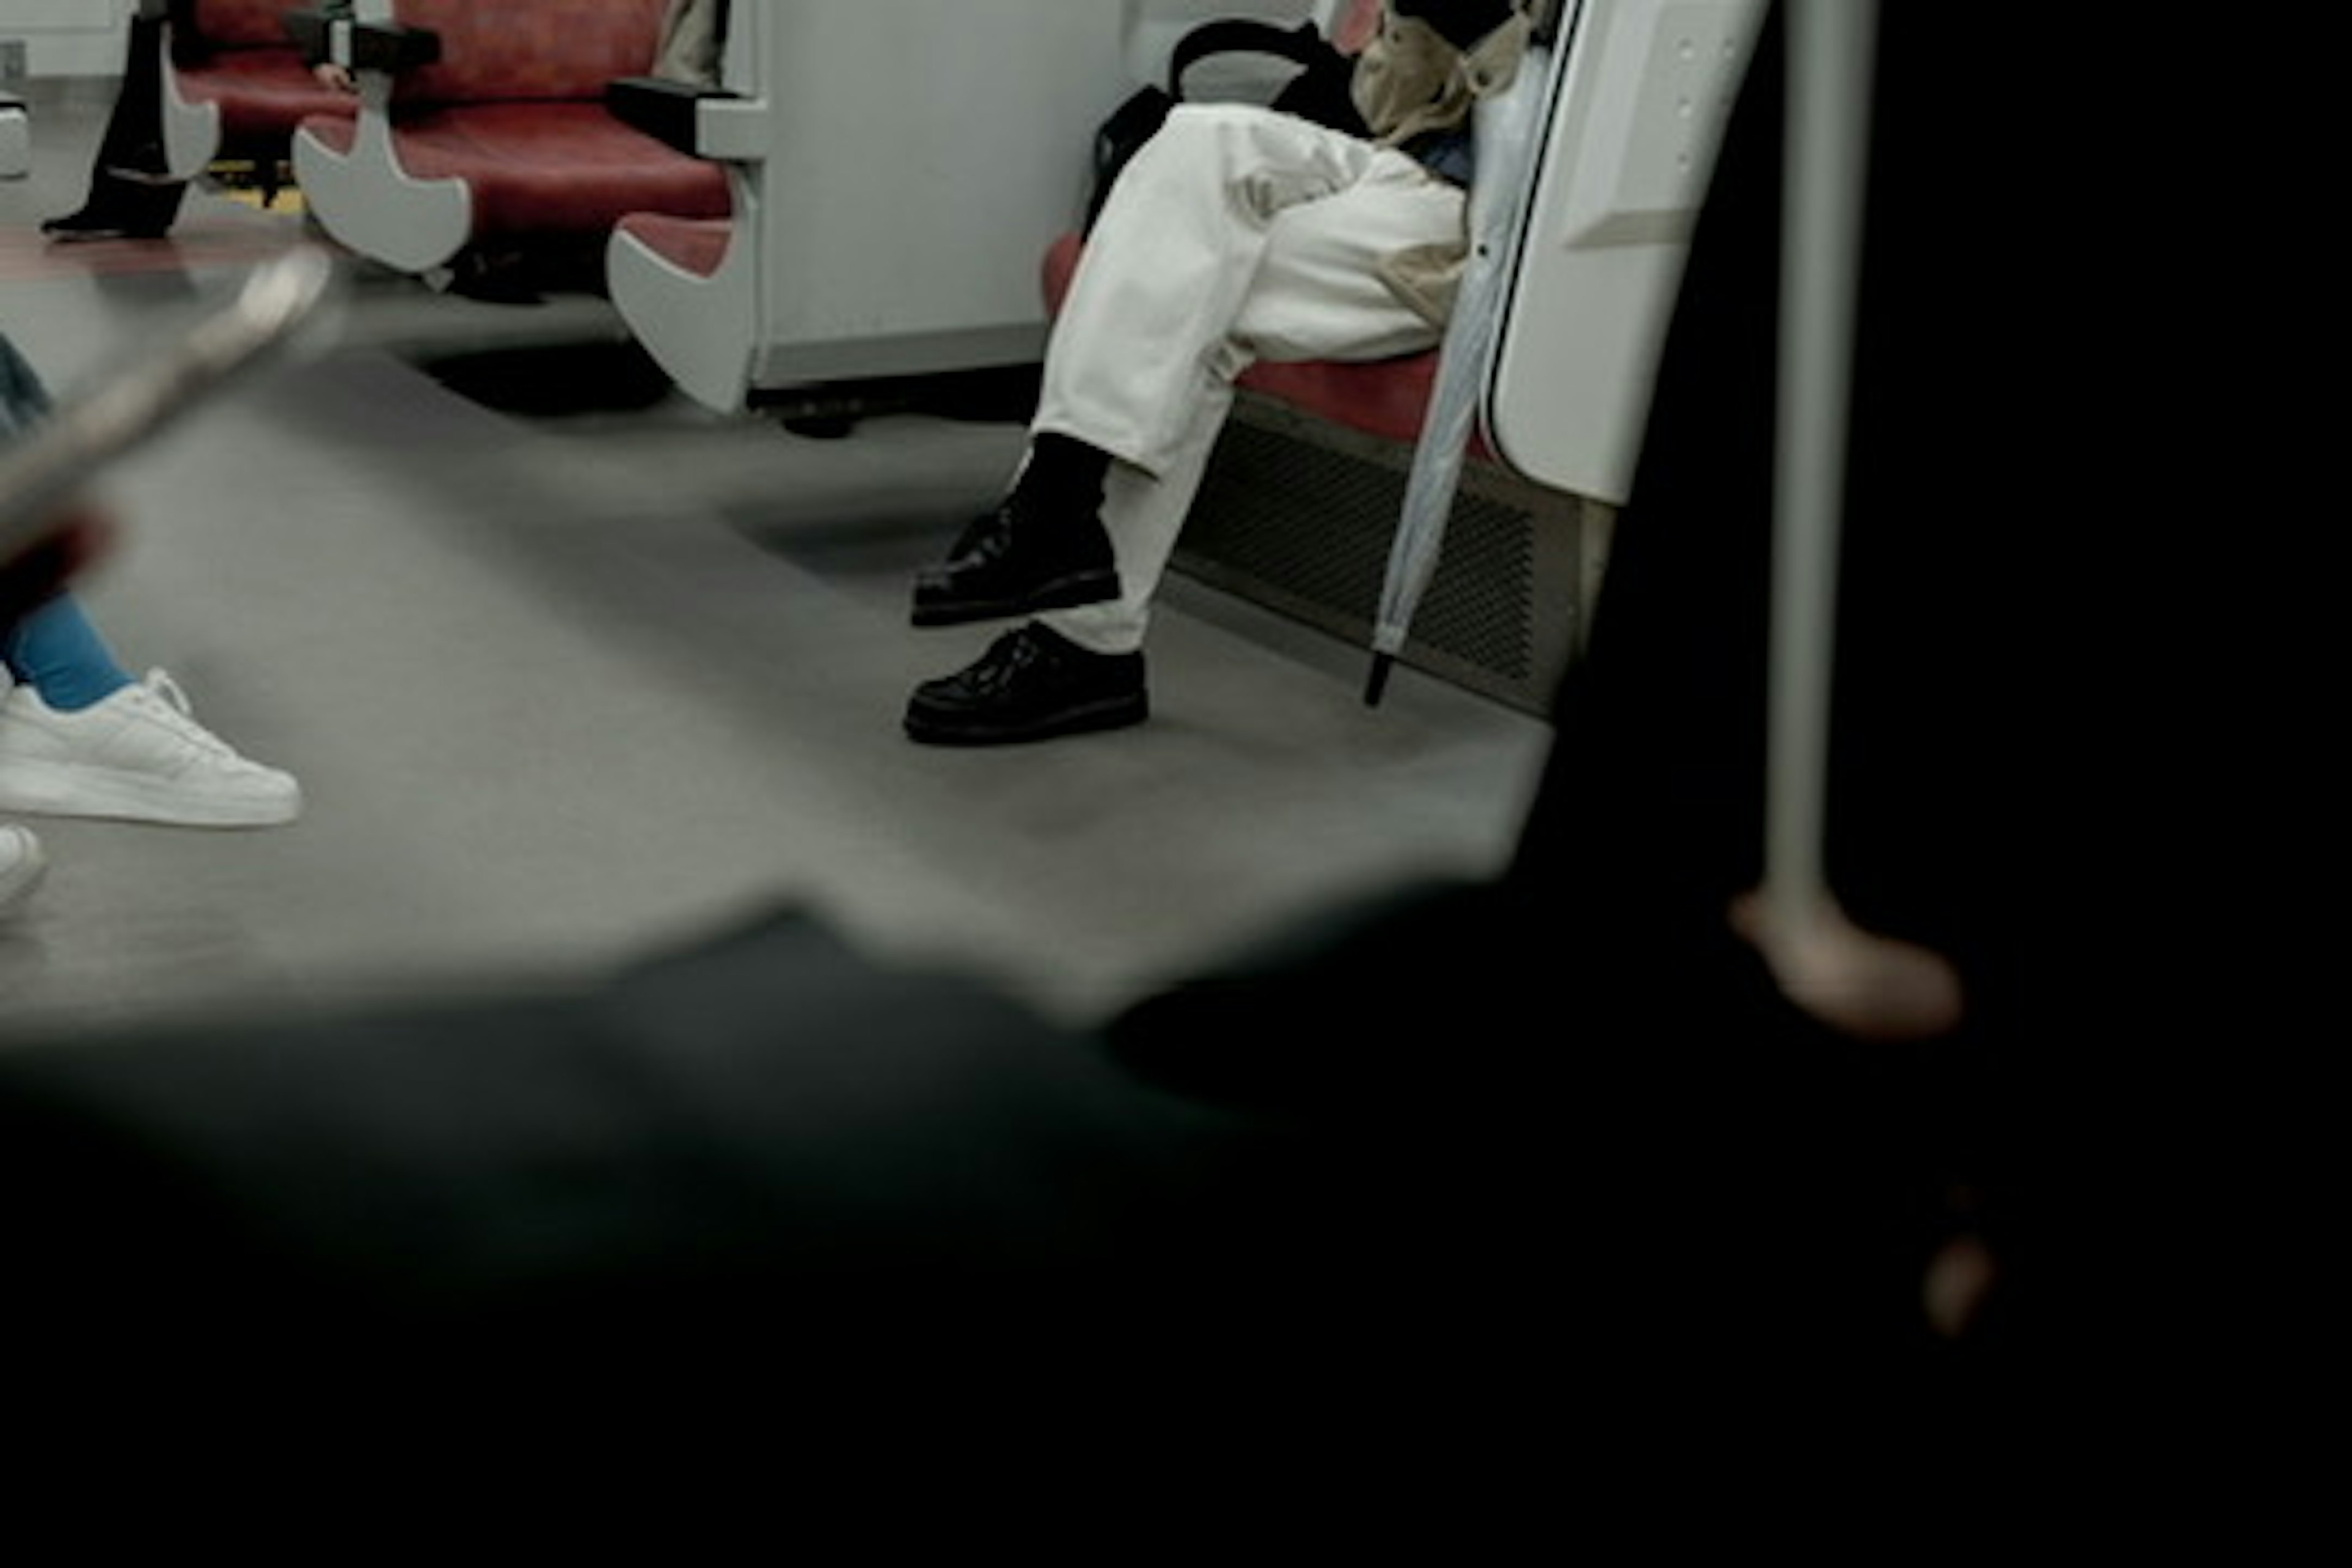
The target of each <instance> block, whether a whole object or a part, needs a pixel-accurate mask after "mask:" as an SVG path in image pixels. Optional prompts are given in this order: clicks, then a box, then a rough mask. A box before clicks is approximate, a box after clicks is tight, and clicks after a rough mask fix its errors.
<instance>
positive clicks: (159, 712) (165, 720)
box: [131, 669, 236, 757]
mask: <svg viewBox="0 0 2352 1568" xmlns="http://www.w3.org/2000/svg"><path fill="white" fill-rule="evenodd" d="M131 694H132V700H133V701H136V702H138V703H139V705H140V707H141V708H142V710H145V711H146V713H147V714H148V716H149V717H150V718H152V719H153V720H154V721H156V722H158V723H160V724H162V725H163V727H164V728H165V729H167V730H169V731H172V733H173V734H174V735H177V736H178V737H179V738H180V739H182V740H183V741H185V742H188V743H189V744H190V745H192V746H194V747H197V748H198V749H200V750H202V751H206V752H211V753H213V755H215V756H216V757H236V748H235V747H233V746H231V745H230V744H229V743H228V742H226V741H224V740H222V739H221V738H220V737H219V736H218V735H215V734H214V733H213V732H212V731H210V730H207V729H205V727H204V726H203V725H202V724H199V723H198V722H196V710H195V705H194V703H192V702H190V701H189V700H188V694H187V693H186V692H184V691H183V690H181V689H180V683H179V682H178V681H176V680H173V679H172V677H171V675H170V673H169V672H167V671H164V670H161V669H151V670H149V671H148V672H147V678H146V679H144V680H142V681H141V682H139V683H138V684H137V685H136V686H133V687H132V688H131Z"/></svg>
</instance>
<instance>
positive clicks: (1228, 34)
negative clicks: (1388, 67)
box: [1168, 16, 1330, 103]
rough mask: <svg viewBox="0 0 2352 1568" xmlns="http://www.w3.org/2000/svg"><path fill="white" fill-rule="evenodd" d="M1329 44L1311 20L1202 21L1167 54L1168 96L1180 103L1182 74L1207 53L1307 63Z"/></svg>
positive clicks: (1234, 17) (1316, 57)
mask: <svg viewBox="0 0 2352 1568" xmlns="http://www.w3.org/2000/svg"><path fill="white" fill-rule="evenodd" d="M1329 47H1330V46H1329V45H1328V43H1326V42H1325V41H1324V38H1323V35H1322V34H1321V33H1320V32H1318V31H1317V30H1316V26H1315V24H1314V23H1313V22H1311V21H1307V22H1301V23H1299V24H1298V26H1296V27H1283V26H1276V25H1275V24H1274V23H1272V22H1259V21H1253V20H1250V19H1248V18H1246V17H1240V16H1228V17H1225V18H1223V19H1222V20H1218V21H1213V22H1203V23H1202V24H1201V25H1200V26H1197V27H1195V28H1193V29H1192V31H1191V32H1189V33H1187V34H1185V35H1184V37H1182V38H1181V39H1179V40H1178V42H1177V45H1176V48H1175V51H1174V52H1173V53H1172V54H1171V55H1170V56H1169V57H1168V96H1169V97H1170V98H1172V99H1174V100H1177V101H1178V102H1180V103H1181V102H1182V101H1183V99H1184V73H1185V72H1186V71H1188V70H1191V69H1192V68H1193V67H1194V66H1196V65H1198V64H1200V62H1201V61H1202V60H1204V59H1207V58H1209V57H1210V56H1211V55H1229V54H1252V55H1272V56H1274V57H1276V58H1278V59H1286V60H1288V61H1290V62H1291V64H1293V65H1297V66H1310V65H1313V64H1314V63H1315V62H1316V60H1317V59H1318V58H1321V57H1322V56H1323V54H1324V53H1325V52H1326V51H1327V50H1328V49H1329Z"/></svg>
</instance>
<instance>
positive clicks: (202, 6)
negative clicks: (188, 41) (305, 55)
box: [188, 0, 305, 48]
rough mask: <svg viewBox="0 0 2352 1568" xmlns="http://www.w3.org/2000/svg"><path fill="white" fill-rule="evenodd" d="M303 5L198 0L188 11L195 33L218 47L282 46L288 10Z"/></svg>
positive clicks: (282, 0) (284, 0)
mask: <svg viewBox="0 0 2352 1568" xmlns="http://www.w3.org/2000/svg"><path fill="white" fill-rule="evenodd" d="M303 8H305V7H304V6H303V5H298V4H296V3H295V0H199V3H196V4H192V5H190V6H189V7H188V10H189V15H190V16H192V17H193V18H194V22H195V25H196V32H197V33H198V34H199V35H200V36H201V37H203V38H204V40H205V42H206V43H208V44H210V45H212V46H213V47H215V48H248V47H257V46H258V47H266V48H282V47H285V45H286V13H287V12H289V11H294V10H300V9H303Z"/></svg>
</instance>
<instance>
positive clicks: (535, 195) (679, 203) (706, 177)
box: [304, 103, 731, 237]
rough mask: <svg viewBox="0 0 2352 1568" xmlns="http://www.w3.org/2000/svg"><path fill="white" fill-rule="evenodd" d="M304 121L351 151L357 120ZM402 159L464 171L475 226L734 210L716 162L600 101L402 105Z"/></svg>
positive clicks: (420, 167) (555, 224)
mask: <svg viewBox="0 0 2352 1568" xmlns="http://www.w3.org/2000/svg"><path fill="white" fill-rule="evenodd" d="M304 128H305V129H306V130H308V131H310V132H311V133H312V134H314V135H316V136H317V137H318V138H319V140H320V141H321V142H324V143H325V144H326V145H327V146H328V147H330V148H331V149H332V150H334V151H336V152H343V153H347V152H349V151H350V149H351V145H352V141H353V139H354V138H353V130H352V126H351V125H350V123H349V122H340V123H339V122H335V121H316V120H314V121H309V122H307V123H306V125H305V127H304ZM393 146H394V151H395V153H397V154H398V156H399V159H400V165H401V167H402V168H403V169H404V170H405V171H407V173H408V174H410V175H411V176H412V177H414V178H416V179H420V180H437V179H455V180H462V181H464V182H465V183H466V185H467V188H468V189H469V190H470V191H471V192H472V195H473V214H474V234H475V236H476V237H484V236H488V235H518V236H527V237H552V236H559V235H571V236H580V235H593V234H602V233H605V232H608V231H609V230H611V228H612V227H613V226H614V225H615V224H617V223H618V222H619V221H620V220H621V219H622V218H623V217H624V216H627V215H628V214H631V213H660V214H666V215H668V216H675V217H687V218H723V217H725V216H728V214H729V212H730V210H731V203H730V198H729V195H728V190H727V175H726V173H725V171H724V170H723V169H722V168H721V167H720V166H719V164H717V163H709V162H707V161H705V160H703V159H700V158H697V157H693V156H691V155H689V154H688V153H680V152H677V150H675V149H673V148H670V147H666V146H664V145H663V144H662V143H661V142H656V141H655V140H654V139H653V138H652V137H650V136H647V135H646V134H644V133H643V132H638V131H635V130H632V129H631V128H630V127H628V126H626V125H624V124H622V123H621V122H620V121H617V120H615V119H614V118H613V117H612V116H611V115H610V114H608V113H606V112H605V111H604V106H603V105H602V104H595V103H477V104H467V105H463V106H457V107H452V108H447V109H436V110H422V111H417V112H414V113H408V114H404V115H402V116H401V118H400V120H399V121H398V122H397V123H396V124H395V126H394V131H393Z"/></svg>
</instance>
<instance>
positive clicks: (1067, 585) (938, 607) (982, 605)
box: [911, 570, 1118, 627]
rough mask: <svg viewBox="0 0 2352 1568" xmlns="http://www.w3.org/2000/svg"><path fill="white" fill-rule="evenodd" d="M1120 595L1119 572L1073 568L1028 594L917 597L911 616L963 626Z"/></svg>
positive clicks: (920, 620)
mask: <svg viewBox="0 0 2352 1568" xmlns="http://www.w3.org/2000/svg"><path fill="white" fill-rule="evenodd" d="M1116 598H1118V573H1116V572H1111V571H1103V570H1097V571H1091V572H1074V573H1072V574H1070V575H1068V576H1066V577H1056V578H1055V579H1054V580H1053V581H1052V582H1050V583H1044V584H1039V585H1038V586H1037V587H1035V588H1034V589H1032V590H1031V591H1029V592H1028V593H1026V594H1021V595H1014V596H1013V597H1011V598H1003V599H929V600H926V599H922V598H918V599H917V600H916V601H915V607H914V614H913V616H912V617H911V618H912V620H913V622H914V624H915V625H916V626H921V627H931V626H969V625H971V623H972V622H974V621H1009V620H1011V619H1013V617H1014V616H1034V615H1036V614H1037V613H1038V612H1039V611H1041V610H1075V609H1079V608H1082V607H1083V606H1085V605H1102V604H1108V603H1109V602H1110V601H1111V600H1113V599H1116Z"/></svg>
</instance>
